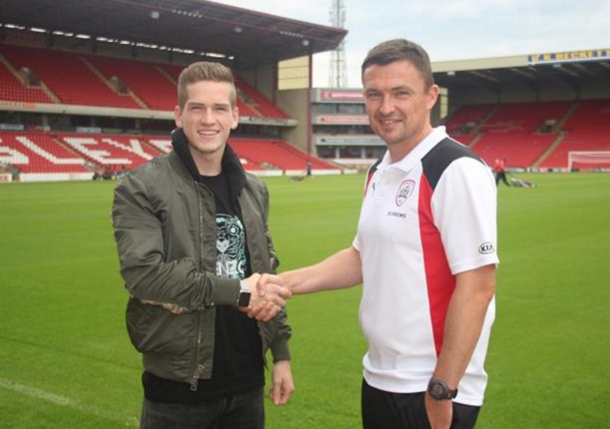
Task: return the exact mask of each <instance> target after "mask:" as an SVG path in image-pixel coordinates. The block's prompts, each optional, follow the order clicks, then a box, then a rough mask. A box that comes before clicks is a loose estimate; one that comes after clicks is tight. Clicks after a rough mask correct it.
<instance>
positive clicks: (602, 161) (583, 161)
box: [568, 151, 610, 171]
mask: <svg viewBox="0 0 610 429" xmlns="http://www.w3.org/2000/svg"><path fill="white" fill-rule="evenodd" d="M574 168H578V169H583V170H591V169H597V168H603V169H610V151H571V152H568V170H569V171H572V169H574Z"/></svg>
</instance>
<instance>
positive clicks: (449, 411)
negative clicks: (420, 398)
mask: <svg viewBox="0 0 610 429" xmlns="http://www.w3.org/2000/svg"><path fill="white" fill-rule="evenodd" d="M424 400H425V401H426V413H427V414H428V421H429V422H430V427H431V428H432V429H449V427H450V426H451V420H452V419H453V401H451V400H441V401H439V400H438V399H434V398H432V397H431V396H430V394H429V393H428V392H426V396H425V399H424Z"/></svg>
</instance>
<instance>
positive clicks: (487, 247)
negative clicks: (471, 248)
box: [479, 242, 494, 255]
mask: <svg viewBox="0 0 610 429" xmlns="http://www.w3.org/2000/svg"><path fill="white" fill-rule="evenodd" d="M493 252H494V245H493V244H491V243H489V242H487V243H483V244H481V246H480V247H479V253H481V254H482V255H487V254H489V253H493Z"/></svg>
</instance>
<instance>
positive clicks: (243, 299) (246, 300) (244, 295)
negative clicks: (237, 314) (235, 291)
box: [237, 291, 252, 307]
mask: <svg viewBox="0 0 610 429" xmlns="http://www.w3.org/2000/svg"><path fill="white" fill-rule="evenodd" d="M251 295H252V294H251V293H250V292H249V291H241V292H240V293H239V299H238V301H237V306H238V307H247V306H249V305H250V296H251Z"/></svg>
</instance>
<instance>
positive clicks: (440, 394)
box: [430, 382, 447, 399]
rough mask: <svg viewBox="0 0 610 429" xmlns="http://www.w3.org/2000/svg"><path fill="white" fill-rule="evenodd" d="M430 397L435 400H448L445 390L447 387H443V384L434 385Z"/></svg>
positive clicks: (431, 387)
mask: <svg viewBox="0 0 610 429" xmlns="http://www.w3.org/2000/svg"><path fill="white" fill-rule="evenodd" d="M430 396H432V397H433V398H437V399H440V398H446V397H447V391H446V389H445V386H443V385H442V384H441V383H438V382H436V383H433V384H432V385H431V386H430Z"/></svg>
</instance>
